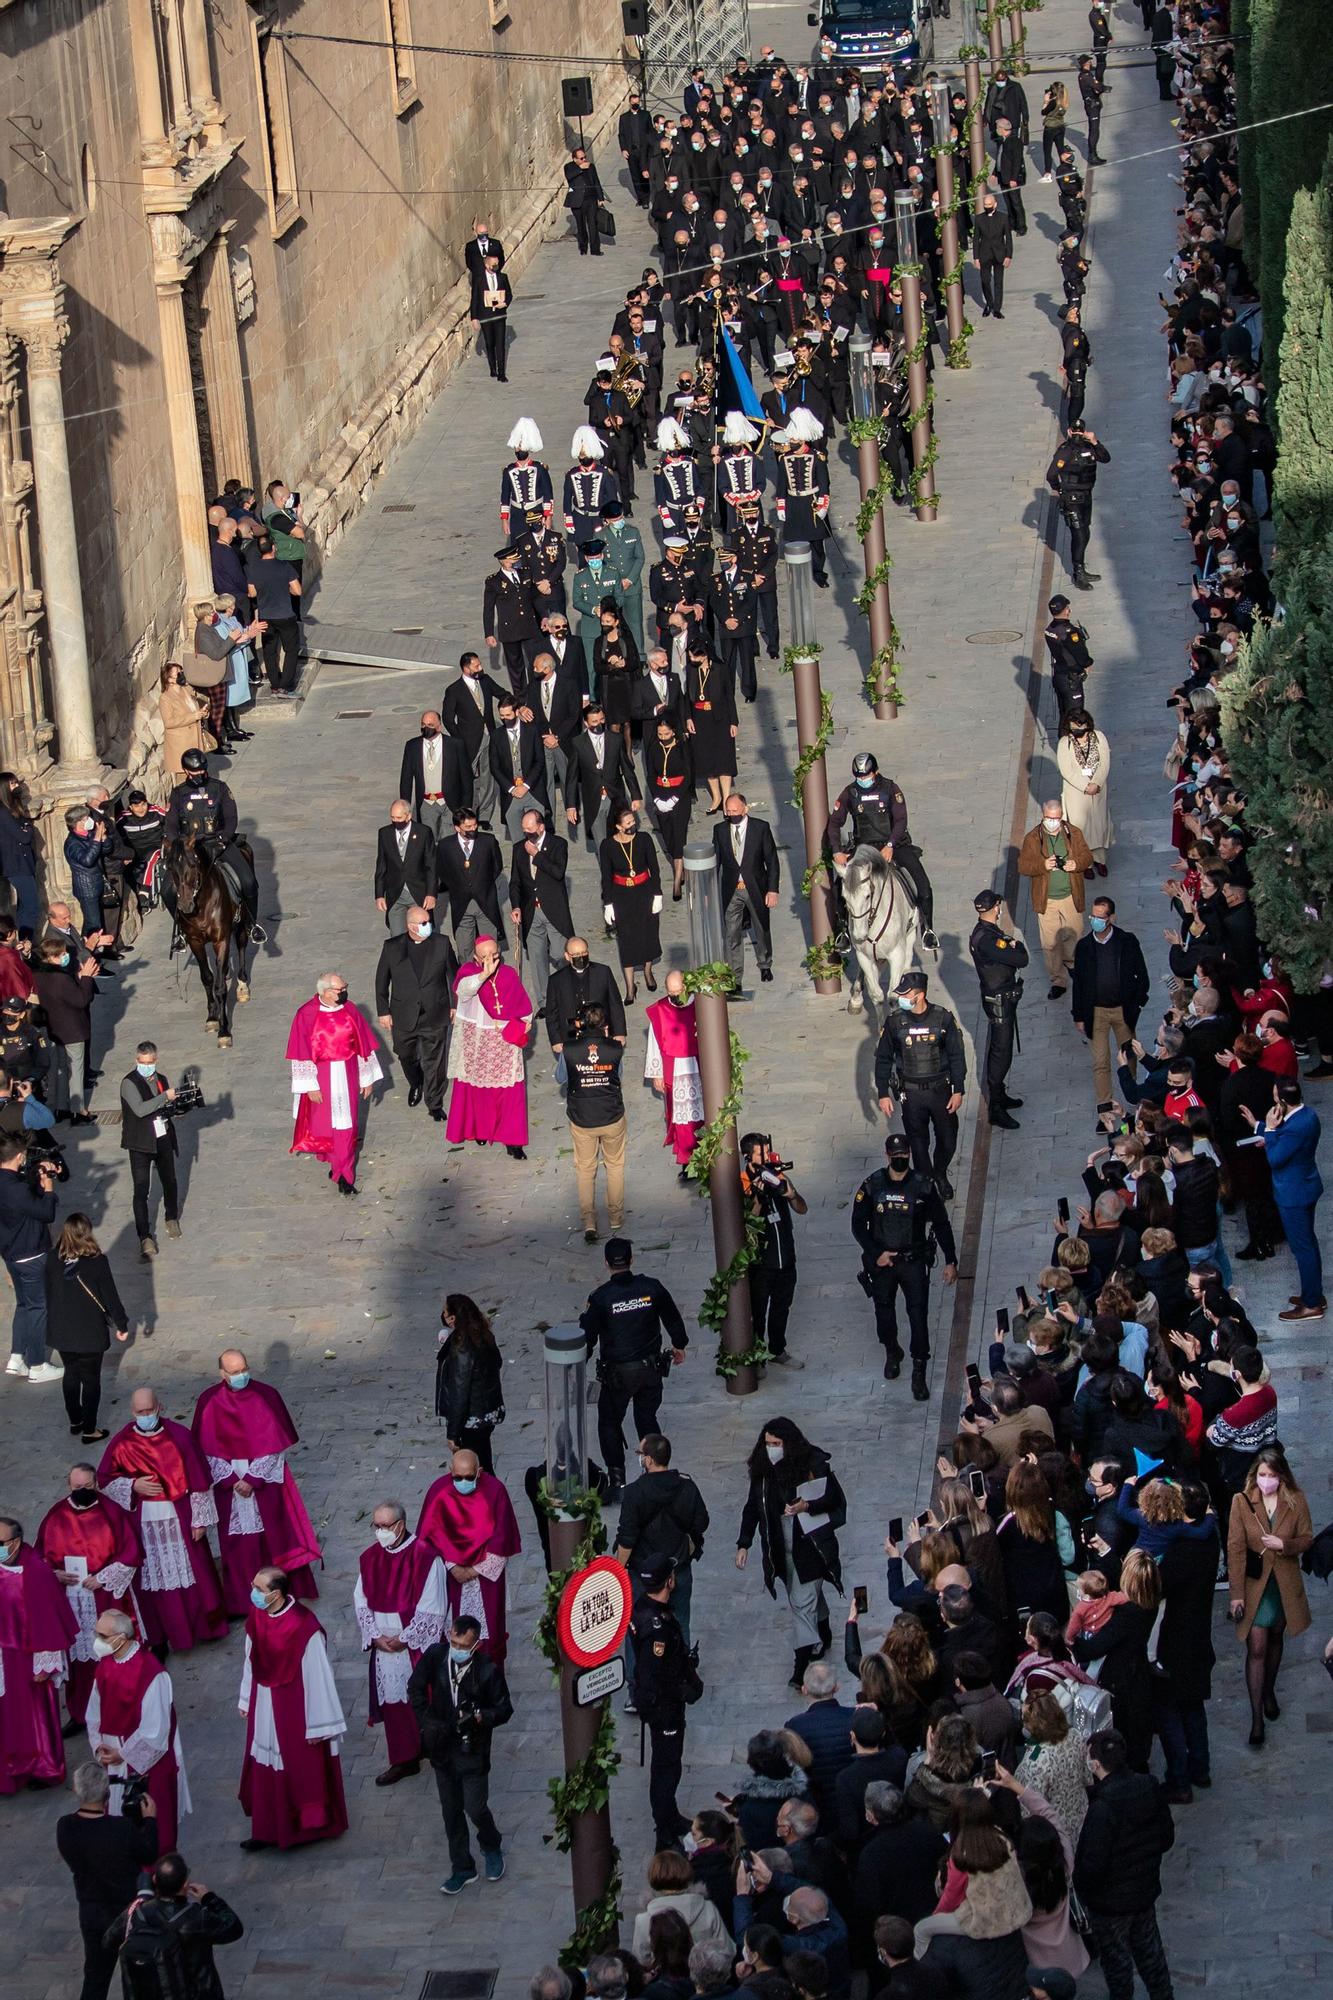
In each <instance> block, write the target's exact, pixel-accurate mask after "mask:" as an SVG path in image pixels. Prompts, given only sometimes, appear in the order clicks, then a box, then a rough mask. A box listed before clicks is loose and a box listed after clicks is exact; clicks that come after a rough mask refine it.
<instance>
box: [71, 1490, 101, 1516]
mask: <svg viewBox="0 0 1333 2000" xmlns="http://www.w3.org/2000/svg"><path fill="white" fill-rule="evenodd" d="M69 1504H70V1506H71V1507H77V1508H78V1509H79V1511H80V1512H82V1511H83V1509H84V1508H85V1507H95V1506H96V1505H97V1495H96V1493H95V1492H94V1491H93V1489H92V1487H91V1486H80V1487H79V1489H78V1491H77V1492H76V1493H71V1494H70V1496H69Z"/></svg>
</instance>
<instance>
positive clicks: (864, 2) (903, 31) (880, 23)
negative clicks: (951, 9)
mask: <svg viewBox="0 0 1333 2000" xmlns="http://www.w3.org/2000/svg"><path fill="white" fill-rule="evenodd" d="M807 18H808V20H809V23H810V26H811V27H812V28H818V30H819V33H820V36H821V38H822V37H827V38H828V39H829V40H830V41H832V43H833V47H834V54H835V60H836V61H838V62H839V63H845V64H847V65H848V66H849V67H850V68H852V69H856V70H859V71H860V72H861V73H862V75H863V76H865V77H866V78H867V80H873V79H874V78H875V77H876V76H885V75H888V74H890V73H891V72H892V71H895V70H906V69H918V68H920V67H922V66H923V65H925V64H927V63H929V62H932V61H933V60H934V56H935V22H934V20H933V18H932V16H931V11H930V0H819V7H818V9H817V10H816V11H815V12H813V13H811V14H810V15H808V16H807Z"/></svg>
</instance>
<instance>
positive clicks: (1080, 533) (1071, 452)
mask: <svg viewBox="0 0 1333 2000" xmlns="http://www.w3.org/2000/svg"><path fill="white" fill-rule="evenodd" d="M1110 462H1111V454H1110V452H1109V451H1108V450H1107V449H1106V446H1105V445H1104V444H1101V443H1100V442H1099V441H1098V440H1097V439H1095V438H1091V437H1089V436H1088V435H1087V433H1086V432H1084V431H1071V432H1070V434H1069V436H1068V437H1067V438H1066V439H1065V441H1064V443H1063V444H1062V445H1059V446H1058V447H1057V448H1056V453H1055V456H1054V458H1053V459H1052V460H1051V462H1050V464H1049V465H1048V466H1047V468H1046V484H1047V485H1048V486H1049V487H1050V489H1051V491H1052V493H1054V494H1055V495H1056V497H1057V498H1058V500H1059V502H1060V512H1061V513H1062V514H1063V515H1064V517H1065V521H1066V523H1067V524H1068V528H1069V566H1070V568H1071V569H1072V570H1073V572H1074V581H1075V583H1076V584H1077V585H1078V586H1079V589H1080V590H1089V589H1091V587H1092V579H1091V578H1090V577H1089V574H1088V572H1087V570H1086V569H1085V568H1084V566H1083V559H1084V557H1085V556H1086V555H1087V552H1088V536H1089V534H1090V533H1091V531H1092V489H1093V487H1094V486H1095V485H1096V484H1097V467H1098V466H1099V465H1109V464H1110Z"/></svg>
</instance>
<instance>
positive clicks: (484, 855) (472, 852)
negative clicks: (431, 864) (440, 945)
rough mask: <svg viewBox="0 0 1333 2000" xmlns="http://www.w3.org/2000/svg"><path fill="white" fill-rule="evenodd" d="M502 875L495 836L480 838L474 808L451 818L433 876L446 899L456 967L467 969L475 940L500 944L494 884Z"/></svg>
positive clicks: (463, 808)
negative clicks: (488, 939) (485, 938)
mask: <svg viewBox="0 0 1333 2000" xmlns="http://www.w3.org/2000/svg"><path fill="white" fill-rule="evenodd" d="M504 872H505V864H504V855H503V854H502V852H501V851H500V843H499V841H498V840H497V839H496V838H495V835H494V834H493V833H481V832H479V831H478V827H477V815H476V811H475V809H474V808H473V807H472V806H460V808H459V810H458V811H457V812H456V813H455V814H454V830H453V832H452V833H451V834H450V835H449V837H448V839H447V840H442V841H441V842H440V844H439V846H438V847H437V848H436V850H435V874H436V879H437V881H438V883H439V886H440V893H441V894H442V895H445V896H447V897H448V898H449V922H450V923H451V924H452V926H453V932H454V944H455V946H456V947H457V951H458V958H459V963H460V964H462V965H466V964H467V962H468V960H469V959H470V958H471V956H472V953H473V948H474V946H475V945H476V942H477V938H478V937H479V936H486V935H489V936H491V937H493V938H496V939H497V940H498V939H500V938H502V937H503V936H504V934H505V932H504V920H503V918H502V917H501V915H500V896H499V890H498V888H497V884H498V883H499V882H500V881H501V880H502V879H503V876H504Z"/></svg>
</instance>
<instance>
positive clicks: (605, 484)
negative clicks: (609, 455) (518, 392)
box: [564, 424, 621, 549]
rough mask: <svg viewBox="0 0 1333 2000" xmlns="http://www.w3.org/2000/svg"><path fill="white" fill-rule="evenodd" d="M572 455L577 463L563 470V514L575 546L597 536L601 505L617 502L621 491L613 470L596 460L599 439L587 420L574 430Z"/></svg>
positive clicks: (600, 519)
mask: <svg viewBox="0 0 1333 2000" xmlns="http://www.w3.org/2000/svg"><path fill="white" fill-rule="evenodd" d="M574 455H575V457H576V458H577V459H578V464H577V465H576V466H571V467H570V469H569V471H568V472H567V473H566V474H565V491H564V514H565V533H566V534H567V535H568V536H569V538H570V540H571V541H572V542H573V544H574V546H575V548H576V549H577V548H581V547H582V545H583V544H584V542H591V541H596V540H598V539H599V538H600V536H601V532H602V509H603V507H606V506H608V505H610V504H612V503H613V502H614V503H615V504H616V505H619V503H620V500H621V491H620V482H619V480H618V479H617V478H616V476H615V474H614V472H607V471H605V470H604V469H603V467H602V466H601V465H599V464H598V462H597V461H598V460H599V459H600V458H601V456H602V441H601V439H600V438H599V437H598V436H597V433H596V432H595V431H594V430H592V429H591V428H590V427H589V426H588V425H586V424H583V425H580V427H579V429H578V430H576V431H575V433H574Z"/></svg>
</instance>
